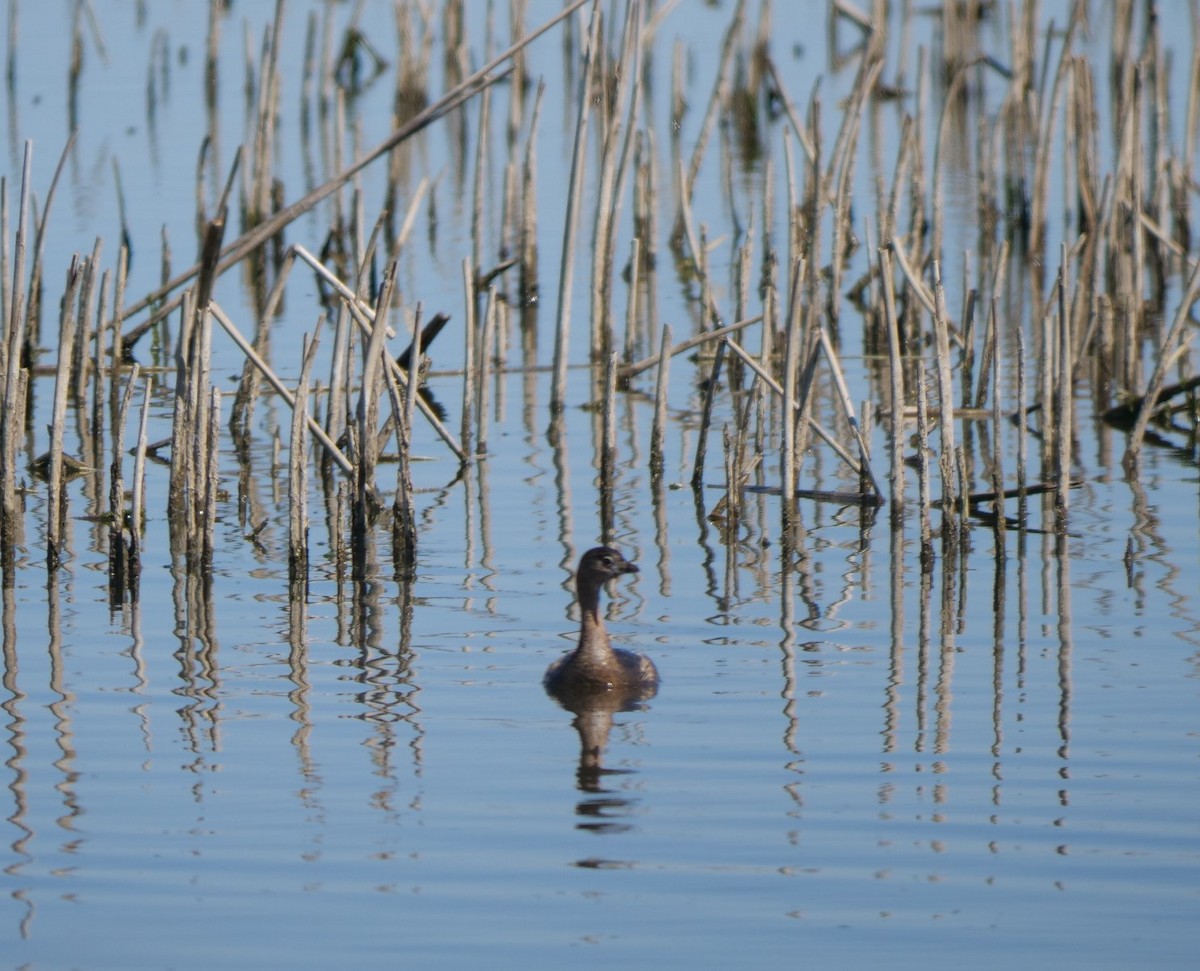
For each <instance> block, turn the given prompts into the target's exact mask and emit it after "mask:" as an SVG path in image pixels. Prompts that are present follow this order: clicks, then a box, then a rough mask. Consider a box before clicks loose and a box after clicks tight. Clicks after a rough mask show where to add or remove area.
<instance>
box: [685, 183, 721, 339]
mask: <svg viewBox="0 0 1200 971" xmlns="http://www.w3.org/2000/svg"><path fill="white" fill-rule="evenodd" d="M679 180H680V183H681V184H682V182H683V180H684V172H683V162H682V161H681V162H680V163H679ZM679 223H680V226H681V230H680V235H682V237H683V238H684V240H686V241H687V244H688V251H689V252H690V253H691V256H692V269H693V271H694V272H695V274H696V277H697V279H699V281H700V306H701V308H702V310H703V313H704V320H705V325H708V324H711V323H716V322H717V321H719V320H721V319H722V317H721V312H720V310H719V309H718V308H717V305H716V301H715V300H714V299H713V295H712V286H711V284H710V281H709V279H708V272H707V253H706V251H705V247H704V243H703V240H702V239H697V237H696V230H695V228H694V227H693V225H692V203H691V199H690V195H689V194H681V195H680V197H679ZM702 231H703V230H702Z"/></svg>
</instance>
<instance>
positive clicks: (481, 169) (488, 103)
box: [471, 7, 492, 274]
mask: <svg viewBox="0 0 1200 971" xmlns="http://www.w3.org/2000/svg"><path fill="white" fill-rule="evenodd" d="M489 9H490V7H489ZM491 107H492V93H491V89H490V88H485V89H484V90H483V91H482V92H481V93H480V95H479V121H478V123H477V124H478V128H479V137H478V138H476V140H475V177H474V179H473V180H472V184H471V265H472V266H474V267H475V272H476V273H477V274H482V273H483V260H484V256H483V246H484V239H483V237H484V231H485V228H486V227H485V225H484V211H483V210H484V200H485V198H487V197H490V195H491V192H490V191H489V190H488V188H487V182H488V179H487V176H488V171H489V164H488V148H489V147H490V145H491V138H490V137H489V135H490V132H491V126H492V111H491Z"/></svg>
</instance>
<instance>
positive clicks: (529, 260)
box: [518, 79, 546, 329]
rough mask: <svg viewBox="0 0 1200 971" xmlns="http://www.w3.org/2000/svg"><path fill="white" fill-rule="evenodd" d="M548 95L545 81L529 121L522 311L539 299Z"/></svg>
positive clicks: (520, 249) (524, 166) (521, 240)
mask: <svg viewBox="0 0 1200 971" xmlns="http://www.w3.org/2000/svg"><path fill="white" fill-rule="evenodd" d="M545 93H546V82H545V80H544V79H543V80H540V81H538V88H537V95H536V96H535V97H534V99H533V113H532V116H531V117H530V121H529V133H528V134H527V135H526V139H525V156H524V159H523V161H522V164H521V228H520V234H519V245H518V253H519V256H520V260H521V295H520V300H521V306H522V307H523V308H530V307H533V306H535V305H536V303H537V299H538V245H537V212H538V209H537V134H538V121H539V120H540V118H541V114H542V97H543V95H544V94H545ZM526 329H529V328H526Z"/></svg>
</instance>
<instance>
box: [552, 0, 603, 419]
mask: <svg viewBox="0 0 1200 971" xmlns="http://www.w3.org/2000/svg"><path fill="white" fill-rule="evenodd" d="M599 55H600V4H599V3H598V2H596V0H594V2H593V5H592V17H591V24H590V26H589V27H588V42H587V47H586V48H585V50H584V56H583V73H582V77H581V79H580V82H579V94H578V98H579V103H578V106H577V114H576V116H575V142H574V146H573V148H572V150H571V175H570V181H569V188H568V190H567V211H566V216H565V218H564V220H563V247H562V261H561V262H560V264H559V271H558V308H557V311H556V313H555V328H554V365H553V366H554V377H553V380H552V382H551V387H550V414H551V415H556V414H558V413H560V412H561V411H562V410H563V407H564V405H565V402H566V397H567V363H568V362H567V355H568V345H569V342H570V333H571V294H572V285H573V273H574V263H575V238H576V235H577V230H578V225H579V207H580V205H581V204H582V201H583V178H584V171H585V169H586V167H587V133H588V124H589V119H590V117H591V110H590V109H591V102H592V85H593V83H594V76H595V70H596V67H595V61H596V58H597V57H598V56H599Z"/></svg>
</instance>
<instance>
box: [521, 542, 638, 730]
mask: <svg viewBox="0 0 1200 971" xmlns="http://www.w3.org/2000/svg"><path fill="white" fill-rule="evenodd" d="M637 572H638V568H637V567H636V566H635V565H634V564H633V563H630V562H629V561H628V560H627V559H625V557H623V556H622V555H621V554H620V553H619V552H618V551H617V550H614V549H613V548H612V547H609V546H597V547H596V548H595V549H590V550H588V551H587V552H586V553H584V554H583V557H582V558H581V559H580V561H579V569H578V570H577V571H576V573H575V592H576V596H577V598H578V601H579V610H580V613H581V614H582V621H581V622H582V626H581V628H580V631H579V646H578V647H576V648H575V650H573V651H571V652H570V653H568V654H564V655H563V656H562V657H560V658H559V659H558V660H556V661H555V662H554V663H552V664H551V665H550V666H549V667H548V668H547V669H546V675H545V677H544V678H543V679H542V684H543V685H545V688H546V691H547V692H548V693H549V694H551V695H552V696H554V697H555V698H557V699H558V700H559V701H560V702H562V703H563V705H564V707H566V708H569V709H572V710H574V706H573V705H572V704H569V703H568V700H572V699H569V696H572V695H576V696H577V695H579V694H580V693H592V692H597V691H607V690H615V691H618V692H620V693H628V690H629V689H637V690H636V692H635V694H636V695H637V696H638V699H639V700H640V699H642V698H648V697H653V695H654V692H655V691H656V690H657V688H658V671H657V670H656V669H655V667H654V662H653V661H651V660H650V658H648V657H646V656H645V655H644V654H637V653H634V652H633V651H626V650H622V649H621V648H614V647H613V646H612V641H611V639H610V638H609V636H608V628H606V627H605V626H604V618H603V617H602V616H601V615H600V588H601V587H603V586H604V584H606V583H607V582H608V581H609V580H611V579H613V578H614V577H619V576H621V575H622V574H624V573H637ZM631 700H632V699H631Z"/></svg>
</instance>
